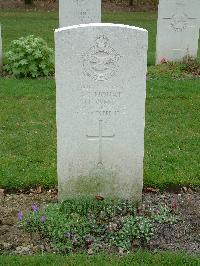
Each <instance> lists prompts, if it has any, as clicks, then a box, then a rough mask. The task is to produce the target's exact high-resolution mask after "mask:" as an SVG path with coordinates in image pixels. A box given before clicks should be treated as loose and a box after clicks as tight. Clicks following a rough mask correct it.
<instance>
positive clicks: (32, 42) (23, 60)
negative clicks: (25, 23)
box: [5, 35, 54, 78]
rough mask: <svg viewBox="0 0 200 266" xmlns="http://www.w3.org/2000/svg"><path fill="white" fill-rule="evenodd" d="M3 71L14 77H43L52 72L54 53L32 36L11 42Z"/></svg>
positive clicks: (44, 43) (42, 41)
mask: <svg viewBox="0 0 200 266" xmlns="http://www.w3.org/2000/svg"><path fill="white" fill-rule="evenodd" d="M6 60H7V64H6V66H5V70H6V71H7V72H8V73H9V74H11V75H14V76H15V77H20V78H21V77H31V78H37V77H44V76H49V75H52V74H53V72H54V51H53V49H52V48H49V47H48V45H47V43H46V42H45V41H44V40H43V39H42V38H39V37H34V36H33V35H30V36H27V37H21V38H20V39H18V40H14V41H12V42H11V45H10V48H9V51H8V52H7V53H6Z"/></svg>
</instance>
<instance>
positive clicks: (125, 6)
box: [0, 0, 157, 11]
mask: <svg viewBox="0 0 200 266" xmlns="http://www.w3.org/2000/svg"><path fill="white" fill-rule="evenodd" d="M16 8H19V9H43V10H57V9H58V1H55V0H48V1H47V0H46V1H42V0H34V1H33V5H25V4H24V1H22V0H6V1H5V0H0V9H16ZM102 8H103V10H109V11H120V10H121V11H152V10H157V3H156V2H155V1H152V0H145V1H134V2H133V5H132V6H130V5H129V1H128V0H117V1H114V0H103V1H102Z"/></svg>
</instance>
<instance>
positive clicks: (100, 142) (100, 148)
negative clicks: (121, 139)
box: [86, 120, 115, 165]
mask: <svg viewBox="0 0 200 266" xmlns="http://www.w3.org/2000/svg"><path fill="white" fill-rule="evenodd" d="M86 137H87V138H88V139H89V140H99V159H98V165H103V156H102V146H103V140H112V139H113V138H114V137H115V134H113V135H103V121H102V120H99V135H96V136H90V135H86Z"/></svg>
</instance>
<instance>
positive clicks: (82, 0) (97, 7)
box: [59, 0, 101, 27]
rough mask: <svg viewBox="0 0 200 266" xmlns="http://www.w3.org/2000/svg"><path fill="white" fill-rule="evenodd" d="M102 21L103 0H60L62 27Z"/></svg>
mask: <svg viewBox="0 0 200 266" xmlns="http://www.w3.org/2000/svg"><path fill="white" fill-rule="evenodd" d="M99 22H101V0H59V24H60V27H68V26H72V25H78V24H87V23H99Z"/></svg>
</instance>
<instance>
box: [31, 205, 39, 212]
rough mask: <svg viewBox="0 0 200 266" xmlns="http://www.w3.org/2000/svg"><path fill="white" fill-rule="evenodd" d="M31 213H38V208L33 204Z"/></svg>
mask: <svg viewBox="0 0 200 266" xmlns="http://www.w3.org/2000/svg"><path fill="white" fill-rule="evenodd" d="M32 211H33V212H38V211H39V207H38V206H37V205H36V204H35V203H34V204H33V205H32Z"/></svg>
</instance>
